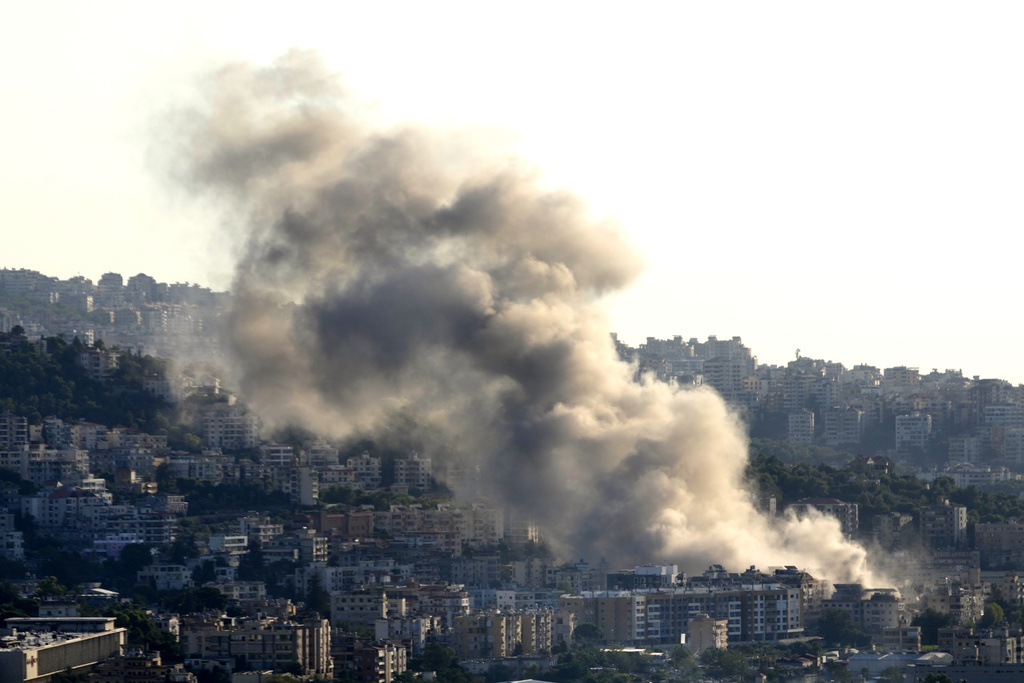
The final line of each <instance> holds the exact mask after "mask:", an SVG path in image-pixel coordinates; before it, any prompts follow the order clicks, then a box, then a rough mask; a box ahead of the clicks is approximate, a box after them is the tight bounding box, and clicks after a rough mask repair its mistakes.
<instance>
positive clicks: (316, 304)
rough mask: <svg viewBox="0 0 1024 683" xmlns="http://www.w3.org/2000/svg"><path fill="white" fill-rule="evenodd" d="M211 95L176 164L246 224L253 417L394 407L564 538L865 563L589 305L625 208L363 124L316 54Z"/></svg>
mask: <svg viewBox="0 0 1024 683" xmlns="http://www.w3.org/2000/svg"><path fill="white" fill-rule="evenodd" d="M206 95H207V99H206V100H205V105H204V107H203V108H201V109H199V110H196V111H192V112H189V113H188V115H187V116H184V117H182V118H181V119H180V120H184V121H186V122H187V131H188V132H187V135H186V139H187V141H188V150H187V154H186V158H187V164H186V166H185V167H183V169H182V170H183V172H184V173H185V177H186V179H187V182H188V183H190V184H191V185H193V186H194V187H197V188H202V189H203V190H204V191H206V192H213V193H217V194H218V195H219V196H221V197H223V198H225V199H227V200H229V201H230V202H231V205H232V206H233V207H234V208H235V209H236V210H237V211H238V215H239V216H240V217H241V219H242V222H243V223H244V226H245V233H246V236H245V240H244V244H245V247H244V253H243V254H242V256H241V257H240V259H239V263H238V267H237V275H236V280H235V284H234V292H235V294H236V295H237V298H238V301H239V304H238V306H237V309H236V310H235V312H234V318H233V340H234V351H235V353H236V355H237V359H238V363H239V367H240V369H241V380H240V386H241V389H242V392H243V396H244V399H245V400H246V401H247V402H248V403H249V404H250V405H251V406H253V407H254V409H255V410H256V411H257V412H258V413H259V414H260V415H261V416H262V417H263V418H264V420H267V421H269V422H270V423H271V424H287V423H300V424H302V425H304V426H306V427H309V428H310V429H313V430H315V431H317V432H320V433H324V434H328V435H331V436H334V437H345V436H351V435H353V434H357V433H358V434H363V433H371V434H372V433H373V432H374V430H376V429H381V428H383V426H384V425H385V424H386V422H387V419H388V417H389V416H391V415H393V414H395V413H396V412H398V411H408V412H410V413H412V414H414V415H416V416H418V417H420V418H421V419H423V420H425V421H426V422H427V423H428V424H431V425H436V426H438V427H439V428H440V429H441V430H442V431H443V432H444V434H445V436H446V438H447V439H448V440H449V441H450V442H451V443H454V444H456V445H457V447H458V449H459V450H460V451H461V453H462V454H463V455H464V457H466V458H468V459H469V460H470V461H471V462H473V463H476V464H479V465H480V466H481V467H482V469H483V472H484V474H485V477H484V478H485V480H486V481H487V482H488V483H489V484H490V487H491V493H492V495H494V496H495V497H496V498H497V499H499V500H501V501H502V502H504V503H506V504H508V505H510V506H512V507H513V508H516V509H518V510H520V511H522V512H524V513H526V514H527V515H528V516H534V517H536V518H537V519H538V521H539V522H540V523H541V524H542V526H543V528H544V529H545V532H546V535H547V537H548V538H550V539H552V540H554V541H555V542H556V543H557V545H558V547H559V548H561V549H563V550H565V551H570V552H574V553H577V554H583V555H586V556H589V557H594V558H596V557H599V556H604V557H607V558H609V559H612V560H615V561H620V562H628V561H649V560H653V559H664V560H671V561H676V562H679V563H680V564H682V565H684V566H689V567H701V566H706V565H707V564H708V563H709V562H721V563H724V564H727V565H730V566H746V565H749V564H755V563H757V564H761V565H764V564H799V565H801V566H805V567H808V568H821V569H822V570H824V571H825V572H826V574H827V575H829V576H830V577H832V578H833V579H835V580H844V581H848V580H854V579H867V578H868V577H866V576H864V573H865V572H866V567H865V554H864V551H863V549H861V548H860V547H859V546H856V545H853V544H850V543H848V542H846V541H844V540H843V539H842V537H841V535H840V534H839V530H838V526H837V524H836V523H835V522H833V521H830V520H826V519H823V518H814V519H804V520H800V521H798V520H789V521H788V522H787V523H785V524H783V525H781V526H780V527H778V528H772V527H770V526H769V525H768V524H767V523H766V522H765V520H764V519H763V518H762V517H761V516H760V515H759V514H758V513H757V512H756V511H755V509H754V508H753V506H752V505H751V503H750V502H749V495H748V493H747V491H746V490H745V489H744V487H743V485H742V477H743V471H744V467H745V464H746V458H747V443H746V439H745V436H744V433H743V430H742V429H741V426H740V425H739V424H738V422H737V419H736V417H735V416H734V415H733V414H732V413H731V412H730V411H729V410H728V409H727V408H726V406H725V405H724V403H723V402H722V401H721V400H720V399H719V398H718V397H717V396H716V395H715V394H714V393H712V392H710V391H692V390H685V391H684V390H678V389H676V388H674V387H670V386H667V385H664V384H659V383H654V382H649V383H645V384H642V385H641V384H637V383H635V382H633V381H632V376H633V369H632V368H630V367H628V366H626V365H625V364H623V363H621V362H619V361H618V360H617V358H616V355H615V352H614V349H613V346H612V343H611V341H610V338H609V335H608V331H609V329H610V327H609V324H608V321H607V319H606V318H605V316H604V314H603V313H602V311H601V309H600V308H599V306H598V302H599V300H600V297H601V296H602V295H603V294H606V293H608V292H611V291H615V290H618V289H621V288H623V287H625V286H626V285H628V284H629V283H630V282H631V281H632V280H633V279H634V278H635V277H637V276H638V274H639V273H640V272H641V264H642V259H641V258H640V256H639V255H638V253H637V251H636V250H635V249H634V247H633V246H632V245H631V243H630V241H629V240H628V238H626V237H625V235H624V234H623V233H622V231H620V230H619V229H618V227H617V226H615V225H612V224H608V223H605V222H601V221H596V220H594V219H593V218H592V217H591V216H589V215H588V213H587V210H586V207H585V206H584V205H583V204H582V202H581V201H580V200H579V199H578V198H577V197H575V196H573V195H571V194H568V193H565V192H560V191H550V190H547V189H544V188H543V187H542V186H541V185H540V184H539V182H538V177H537V174H536V172H535V171H534V170H533V169H531V168H530V167H529V166H527V165H525V164H524V163H522V162H521V161H519V160H517V159H515V158H512V157H510V156H509V155H507V154H505V153H504V152H501V151H500V150H498V151H496V150H495V149H494V143H493V141H492V140H489V139H487V138H486V137H483V136H474V135H472V134H465V133H463V134H459V133H445V132H438V131H433V130H427V129H423V128H420V127H415V126H410V127H403V128H398V129H394V130H378V129H375V128H373V127H372V126H370V125H367V124H365V123H364V122H362V121H361V120H360V117H359V114H358V112H359V111H360V110H359V108H358V104H356V103H354V101H353V100H352V99H351V98H349V97H348V96H347V95H346V94H345V93H344V92H343V90H342V89H341V88H340V87H339V86H338V84H337V81H336V79H335V78H334V77H332V75H331V74H329V73H328V72H327V71H326V70H325V69H324V68H323V67H322V65H320V63H319V62H318V61H317V60H316V58H315V57H313V56H311V55H308V54H290V55H288V56H286V57H285V58H284V59H282V60H280V61H279V62H278V63H276V64H274V65H273V66H271V67H269V68H256V67H252V66H248V65H233V66H230V67H228V68H225V69H223V70H222V71H220V72H219V73H218V74H217V76H216V77H215V78H213V79H212V80H211V82H210V83H209V87H208V89H207V90H206ZM593 155H594V158H593V163H612V162H611V161H610V160H607V159H604V158H602V156H601V145H600V141H597V140H595V143H594V148H593ZM638 172H642V170H638ZM869 582H870V580H869Z"/></svg>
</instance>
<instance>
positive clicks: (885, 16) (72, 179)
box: [0, 3, 1024, 382]
mask: <svg viewBox="0 0 1024 683" xmlns="http://www.w3.org/2000/svg"><path fill="white" fill-rule="evenodd" d="M1020 12H1021V10H1020V8H1019V7H1017V6H1015V5H1012V4H1010V3H995V4H988V5H986V6H985V7H983V8H972V11H970V12H969V13H968V12H966V11H965V10H963V9H962V8H960V7H957V6H955V5H952V4H946V3H938V4H935V3H928V4H926V3H907V4H900V5H899V6H892V5H890V4H886V3H859V4H858V5H857V6H856V7H842V8H837V7H822V6H820V5H816V4H813V3H782V4H773V5H772V6H771V7H770V8H769V7H765V6H762V5H757V4H754V3H749V4H743V5H742V7H736V6H730V7H728V8H727V7H718V6H716V7H697V6H695V5H683V6H682V7H677V6H674V5H669V4H668V3H660V4H651V5H645V6H642V7H641V8H639V9H637V10H636V11H633V12H630V13H623V12H618V11H616V12H612V11H601V10H600V9H595V8H593V7H592V6H586V7H584V6H583V5H577V4H567V5H560V6H557V7H555V8H551V7H547V6H545V7H542V6H541V5H539V4H537V5H531V4H529V3H527V4H518V5H516V6H515V8H514V9H513V8H481V7H478V6H475V5H471V4H458V3H441V4H432V5H431V6H430V7H429V8H427V7H422V6H418V5H413V4H384V5H377V4H375V5H374V6H373V7H363V6H355V5H340V6H327V5H321V4H314V5H306V6H304V7H303V8H302V10H301V11H296V12H294V13H282V12H280V11H276V10H274V9H272V8H271V7H270V6H269V5H264V6H261V5H258V4H257V5H255V6H254V5H252V4H248V3H218V4H216V5H214V6H213V7H208V6H206V5H204V6H202V8H201V11H200V6H199V5H198V4H189V3H184V4H182V5H177V6H176V7H175V11H174V13H173V14H171V15H168V14H167V13H164V12H157V11H156V10H154V9H150V8H148V7H139V6H136V5H133V4H129V3H123V4H119V3H108V4H104V5H101V6H99V7H98V8H97V7H95V6H90V7H88V8H87V7H84V6H81V5H77V4H74V3H42V4H35V3H33V4H32V5H25V6H19V7H17V8H15V9H13V10H10V11H9V13H8V16H10V17H11V19H12V20H11V21H10V22H7V25H8V27H10V28H9V30H8V32H7V35H5V40H4V41H3V43H2V47H0V51H2V54H3V56H4V58H5V60H6V61H7V63H9V64H17V65H18V67H17V68H15V69H11V70H10V73H9V74H8V76H7V77H6V78H5V80H4V83H3V84H2V85H0V92H2V96H3V98H4V101H5V103H7V106H6V107H5V108H4V111H3V112H2V113H0V124H2V126H0V145H2V148H3V149H4V153H5V159H6V161H7V163H6V164H4V165H3V168H2V170H0V174H2V175H0V180H2V187H3V188H4V189H3V191H2V192H3V199H4V201H3V202H2V203H0V207H2V208H0V219H2V220H3V221H4V223H5V224H6V225H7V226H8V229H7V230H5V237H6V239H5V261H6V263H7V265H8V266H9V267H26V268H35V269H38V270H41V271H43V272H48V273H51V274H54V275H58V276H61V277H67V276H69V275H72V274H75V273H76V272H83V273H86V274H93V276H95V275H94V274H95V273H97V272H103V271H106V270H112V271H126V270H128V269H135V270H138V271H142V272H147V273H149V274H151V275H154V276H155V277H157V278H159V279H163V280H167V281H176V280H188V281H192V282H200V283H202V284H205V285H210V286H213V287H214V288H215V289H225V288H228V287H229V286H230V284H231V272H232V264H233V262H234V260H235V259H234V251H233V250H234V249H235V248H236V247H237V244H236V243H235V242H233V240H232V239H231V238H230V237H229V235H231V234H233V230H232V226H230V225H229V224H228V222H229V221H230V218H229V217H228V216H227V215H226V214H225V213H223V212H222V211H221V208H220V206H221V205H220V204H219V203H218V201H217V200H216V199H209V198H208V199H206V200H203V201H197V200H196V199H195V198H194V197H193V196H191V195H188V194H186V193H182V192H181V191H180V188H178V187H177V186H176V185H175V184H174V183H172V182H169V178H168V175H169V172H168V168H167V166H166V163H165V162H166V160H167V155H168V152H169V150H173V149H174V148H175V146H176V145H179V144H180V140H176V139H175V137H174V135H175V129H174V126H171V125H168V121H167V119H166V115H167V112H168V111H171V110H173V109H174V107H175V106H176V105H180V104H181V103H183V102H189V101H194V100H195V99H196V98H197V97H198V92H199V89H200V88H199V84H200V83H201V82H203V79H205V78H208V76H209V74H210V73H212V72H213V71H215V70H216V69H217V68H219V67H220V66H222V65H223V64H225V63H228V62H231V61H234V60H243V61H246V62H251V63H254V64H262V65H267V64H270V63H272V62H273V60H275V59H277V58H279V57H280V56H281V55H283V54H285V53H286V52H287V51H288V50H290V49H293V48H298V49H305V50H315V51H316V52H317V53H318V54H320V55H321V56H322V58H323V60H324V62H325V63H326V64H327V65H328V67H329V68H330V69H332V70H334V71H336V72H337V73H338V74H339V75H340V77H341V78H342V79H343V81H344V82H345V83H346V84H347V85H346V88H347V91H348V92H349V93H350V94H351V96H352V99H351V100H350V101H351V102H353V105H352V106H354V107H355V108H356V112H355V113H357V114H358V116H360V117H361V118H362V119H363V120H365V121H367V122H368V123H369V124H370V125H372V126H375V127H377V128H379V129H381V130H388V129H391V128H393V127H394V126H396V125H404V124H407V123H413V124H416V125H421V124H426V125H429V126H432V127H434V128H435V129H438V130H442V131H461V132H460V133H459V135H463V136H471V137H473V138H474V139H475V140H476V141H477V144H479V145H480V146H482V147H489V146H492V145H495V146H499V147H505V146H511V147H512V148H513V149H514V150H515V152H516V153H518V154H519V155H521V156H522V157H523V158H525V159H526V160H527V163H529V164H533V165H535V166H536V167H537V168H539V169H540V172H541V173H542V174H543V175H542V182H543V184H544V185H545V186H547V187H559V188H566V189H569V190H571V191H573V192H575V193H577V194H579V195H581V196H582V197H583V198H584V200H585V201H586V202H587V203H588V204H589V206H590V209H591V212H592V213H593V214H594V216H596V217H597V218H600V219H607V220H610V221H612V222H616V223H618V224H619V225H620V226H622V229H623V230H624V231H625V232H626V233H628V235H629V236H630V238H631V239H632V240H633V241H635V243H636V244H637V246H638V249H639V252H640V253H641V254H642V256H643V258H644V259H645V261H646V270H645V271H644V273H643V275H641V276H640V277H639V278H638V279H637V280H636V281H635V283H634V284H633V285H632V286H631V288H629V289H628V290H626V291H624V292H622V293H619V294H617V295H616V296H615V297H614V298H613V299H611V300H609V301H607V302H605V304H603V306H604V307H605V308H606V310H608V311H609V313H610V315H611V327H613V329H614V330H615V331H617V332H618V333H619V334H620V336H621V337H622V338H623V339H626V340H627V341H630V342H631V343H637V342H639V341H641V340H642V338H643V336H646V335H655V336H659V337H668V336H671V335H673V334H682V335H683V336H684V337H690V336H701V337H703V336H706V335H707V334H717V335H719V336H722V337H729V336H732V335H737V334H739V335H742V336H743V338H744V340H745V341H747V343H749V344H750V345H751V346H752V347H753V348H756V349H757V350H758V352H759V354H760V360H761V361H762V362H769V363H783V362H785V361H787V360H789V359H791V358H792V357H793V355H794V352H795V349H796V348H800V349H802V351H803V353H804V354H806V355H812V356H815V357H828V358H832V359H834V360H836V361H839V362H843V363H845V364H847V365H848V366H850V365H853V364H856V363H859V362H866V363H872V364H876V365H879V366H889V365H897V364H912V365H916V366H919V367H921V368H922V370H923V371H927V370H929V369H930V368H932V367H938V368H940V369H944V368H947V367H951V368H960V369H963V371H964V373H965V374H966V375H969V376H970V375H982V376H996V377H1004V378H1007V379H1009V380H1011V381H1013V382H1021V381H1024V361H1022V360H1021V358H1020V356H1019V353H1018V352H1017V349H1016V346H1015V343H1014V342H1015V340H1016V339H1017V338H1018V336H1019V333H1020V327H1021V324H1020V322H1019V320H1018V319H1017V318H1016V317H1014V316H1013V314H1012V311H1007V309H1006V307H1005V304H1004V303H1003V302H1004V301H1005V300H1006V298H1007V297H1006V293H1007V292H1013V291H1015V284H1016V283H1015V280H1014V277H1013V275H1014V265H1015V262H1014V260H1013V253H1014V249H1013V246H1014V245H1013V243H1012V240H1013V238H1012V237H1010V235H1012V234H1013V232H1015V231H1014V228H1016V227H1017V226H1018V225H1019V224H1020V219H1021V207H1020V203H1019V202H1017V201H1015V197H1014V194H1013V193H1014V192H1015V190H1016V188H1018V187H1019V186H1020V180H1021V178H1020V175H1021V171H1020V167H1019V164H1015V163H1014V162H1013V160H1015V159H1017V158H1019V157H1020V152H1021V151H1022V150H1021V147H1022V137H1021V132H1020V129H1019V126H1017V125H1016V122H1017V121H1019V120H1020V119H1021V114H1022V113H1024V112H1022V111H1021V109H1022V106H1021V105H1022V102H1021V94H1020V93H1019V90H1018V89H1015V88H1011V87H1008V86H1007V84H1009V83H1014V82H1017V81H1018V80H1019V78H1018V76H1019V74H1018V73H1017V72H1018V70H1019V69H1020V65H1021V64H1024V60H1022V59H1021V57H1022V55H1021V51H1022V47H1021V46H1020V44H1019V41H1017V40H1016V34H1017V33H1018V31H1017V29H1018V28H1019V26H1020V19H1021V16H1020ZM356 102H358V103H359V104H354V103H356ZM467 131H468V132H467ZM484 151H486V150H484ZM44 245H45V246H44Z"/></svg>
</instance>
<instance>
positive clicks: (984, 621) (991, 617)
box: [978, 602, 1006, 628]
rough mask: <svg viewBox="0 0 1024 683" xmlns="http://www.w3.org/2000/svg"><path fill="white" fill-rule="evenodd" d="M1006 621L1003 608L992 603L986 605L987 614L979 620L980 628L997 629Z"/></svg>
mask: <svg viewBox="0 0 1024 683" xmlns="http://www.w3.org/2000/svg"><path fill="white" fill-rule="evenodd" d="M1005 620H1006V617H1005V615H1004V614H1003V608H1002V607H1000V606H999V603H996V602H990V603H988V604H987V605H985V614H984V615H982V617H981V619H979V620H978V628H995V627H996V626H1000V625H1002V623H1003V622H1004V621H1005Z"/></svg>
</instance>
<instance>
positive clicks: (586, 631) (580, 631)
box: [572, 624, 604, 645]
mask: <svg viewBox="0 0 1024 683" xmlns="http://www.w3.org/2000/svg"><path fill="white" fill-rule="evenodd" d="M572 640H573V642H574V643H577V644H580V645H592V644H594V643H597V642H598V641H601V640H604V631H602V630H601V627H600V626H598V625H597V624H580V625H579V626H577V627H576V628H575V629H574V630H573V632H572Z"/></svg>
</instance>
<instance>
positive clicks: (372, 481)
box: [346, 451, 380, 491]
mask: <svg viewBox="0 0 1024 683" xmlns="http://www.w3.org/2000/svg"><path fill="white" fill-rule="evenodd" d="M346 464H347V465H348V467H350V468H352V469H353V470H354V471H355V478H356V482H358V483H359V485H360V486H361V487H362V488H363V489H364V490H366V491H375V490H377V489H379V488H380V458H374V457H371V456H370V454H369V453H367V452H366V451H363V452H362V454H361V455H360V456H359V457H358V458H349V459H348V462H347V463H346Z"/></svg>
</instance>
